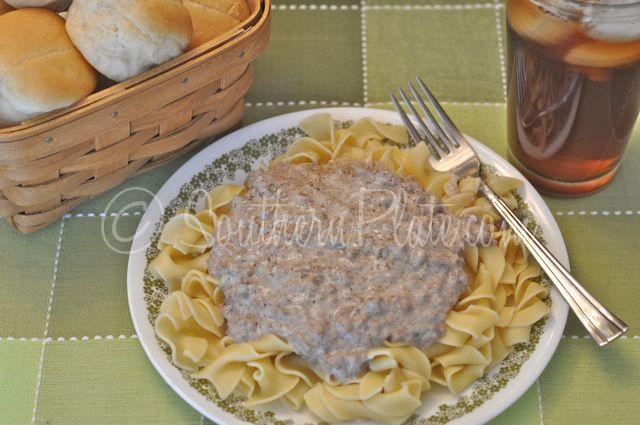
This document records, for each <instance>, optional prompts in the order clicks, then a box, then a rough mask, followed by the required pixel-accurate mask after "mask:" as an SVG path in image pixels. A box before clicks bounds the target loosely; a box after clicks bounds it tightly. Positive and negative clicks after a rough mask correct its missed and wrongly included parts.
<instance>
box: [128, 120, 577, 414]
mask: <svg viewBox="0 0 640 425" xmlns="http://www.w3.org/2000/svg"><path fill="white" fill-rule="evenodd" d="M318 112H329V113H331V114H332V115H333V118H334V119H335V120H339V121H347V120H354V119H358V118H362V117H370V118H373V119H375V120H378V121H381V122H390V123H391V122H395V123H399V120H398V118H397V116H396V114H395V113H394V112H391V111H383V110H377V109H365V108H327V109H317V110H310V111H303V112H295V113H291V114H286V115H282V116H279V117H274V118H270V119H267V120H264V121H261V122H258V123H255V124H253V125H250V126H248V127H245V128H243V129H241V130H238V131H236V132H234V133H232V134H229V135H228V136H226V137H224V138H222V139H220V140H219V141H217V142H215V143H214V144H212V145H210V146H208V147H206V148H205V149H203V150H202V151H201V152H199V153H198V154H197V155H195V156H194V157H193V158H192V159H190V160H189V161H188V162H187V163H185V164H184V165H183V166H182V167H181V168H180V169H179V170H178V171H176V173H175V174H174V175H173V176H171V178H170V179H169V180H168V181H167V182H166V183H165V184H164V186H162V188H161V189H160V191H159V192H158V194H157V196H156V199H155V201H154V202H152V203H151V204H150V206H149V207H148V209H147V210H146V212H145V214H144V216H143V217H142V220H141V222H140V225H139V226H138V230H137V232H136V235H135V239H134V241H133V245H132V249H131V254H130V256H129V269H128V275H127V285H128V297H129V309H130V311H131V317H132V318H133V323H134V325H135V328H136V332H137V334H138V336H139V339H140V342H141V344H142V347H143V348H144V350H145V352H146V353H147V356H148V357H149V359H150V360H151V363H153V365H154V367H155V368H156V369H157V370H158V372H159V373H160V375H161V376H162V377H163V378H164V380H165V381H166V382H167V383H168V384H169V385H170V386H171V388H173V389H174V390H175V391H176V392H177V393H178V394H179V395H180V397H182V398H183V399H184V400H186V401H187V402H188V403H189V404H191V406H193V407H194V408H195V409H197V410H198V411H199V412H200V413H202V414H203V415H204V416H206V417H207V418H209V419H211V420H213V421H215V422H217V423H218V424H243V423H246V422H245V421H244V420H243V419H247V416H246V415H243V414H239V413H238V412H236V414H235V416H234V414H232V413H230V412H229V411H225V409H226V407H225V406H224V405H223V404H221V405H220V406H219V405H218V404H216V402H214V401H211V395H210V394H209V399H208V398H207V397H206V396H205V395H203V393H202V392H199V391H198V389H197V388H196V387H195V386H194V385H191V384H190V382H189V380H188V379H187V378H186V376H185V374H183V373H182V372H181V371H180V370H179V369H178V368H177V367H176V366H174V365H173V364H172V363H171V361H170V358H169V357H168V356H167V354H166V353H165V352H164V351H163V350H162V348H161V346H160V344H159V342H158V340H157V339H156V336H155V331H154V329H153V326H152V323H151V320H150V317H151V316H150V310H148V308H149V305H148V304H147V303H149V302H150V301H149V296H147V297H145V292H144V288H143V285H144V282H145V268H146V265H147V259H146V256H145V251H146V250H147V247H148V246H149V245H150V241H151V238H152V237H153V234H154V232H155V231H157V228H156V226H157V224H158V222H159V220H160V219H161V217H162V215H163V213H164V208H165V206H167V205H169V203H170V201H171V200H173V199H174V198H176V197H177V196H178V193H179V191H180V189H181V187H182V186H183V185H184V184H186V183H188V182H190V181H191V180H192V178H193V177H194V176H195V175H196V174H197V173H199V172H201V171H202V170H204V169H205V167H206V166H207V165H209V164H211V163H212V162H213V161H214V160H216V159H219V158H220V157H223V156H224V155H225V154H228V155H227V156H226V157H223V159H224V158H229V157H233V155H241V153H240V151H239V150H238V149H240V148H242V147H243V146H244V145H246V144H248V143H249V142H250V141H254V142H255V141H256V140H258V139H261V138H263V137H264V136H267V135H272V134H277V133H280V134H284V133H281V132H282V131H283V130H286V129H291V128H295V127H296V126H297V124H298V123H299V122H300V121H301V120H302V119H303V118H305V117H307V116H309V115H312V114H315V113H318ZM471 143H472V144H473V147H474V148H475V150H476V151H477V152H478V154H479V156H480V158H481V159H482V161H483V162H485V163H487V164H491V165H492V166H494V167H495V169H496V170H497V172H498V173H500V174H503V175H507V176H512V177H516V178H518V179H520V180H523V181H525V185H524V187H523V188H522V190H521V191H520V195H521V196H522V197H523V199H524V200H525V201H526V202H527V204H528V205H529V207H530V209H531V211H532V214H533V216H534V217H535V220H536V221H537V223H538V225H539V226H540V228H541V230H542V232H543V234H544V238H545V240H546V242H547V246H548V248H549V249H550V250H551V252H552V253H554V254H555V255H556V257H557V258H558V259H559V260H560V261H561V262H562V263H563V264H564V265H565V266H568V265H569V261H568V256H567V251H566V247H565V244H564V241H563V239H562V235H561V233H560V229H559V228H558V225H557V223H556V221H555V220H554V217H553V215H552V213H551V212H550V211H549V208H548V207H547V206H546V205H545V203H544V201H543V200H542V198H541V197H540V195H539V194H538V192H536V190H535V189H534V188H533V187H532V186H531V184H529V183H528V182H526V180H525V178H524V177H523V176H522V175H521V174H520V173H519V172H518V171H517V170H516V169H515V168H513V167H512V166H511V165H510V164H509V163H507V162H506V161H505V160H504V159H502V158H501V157H500V156H499V155H498V154H496V153H495V152H493V151H492V150H490V149H489V148H487V147H486V146H484V145H482V144H481V143H479V142H477V141H475V140H471ZM234 150H235V152H233V151H234ZM261 159H263V160H265V161H268V160H269V159H271V158H270V157H269V154H267V155H266V156H264V157H261ZM227 162H228V161H227ZM227 162H225V164H226V163H227ZM257 165H258V161H253V165H252V168H253V169H255V167H256V166H257ZM232 174H233V173H228V175H227V181H226V182H235V183H242V182H243V181H244V178H245V176H246V172H245V171H243V170H240V171H239V172H237V173H235V175H232ZM221 183H222V182H221ZM147 292H149V291H147ZM551 300H552V309H551V313H550V314H549V317H548V318H547V320H546V322H545V324H544V326H543V327H542V328H541V333H540V334H539V340H538V342H537V344H535V345H534V344H531V347H530V348H529V349H528V351H527V352H526V353H525V357H524V358H525V360H521V361H520V360H517V361H520V362H521V367H520V368H519V370H518V371H517V372H515V373H512V374H511V376H509V377H508V378H509V380H508V381H507V383H506V385H504V386H502V387H501V388H500V389H499V390H497V391H495V393H494V394H492V395H490V396H488V397H486V396H483V398H482V399H481V401H482V403H481V404H480V405H479V406H478V407H476V408H473V409H471V410H469V409H468V408H465V409H464V410H462V411H461V410H460V408H459V407H456V406H460V405H461V404H459V402H460V400H462V399H465V400H474V399H473V397H477V395H476V394H477V393H478V392H477V387H478V386H482V385H483V381H486V382H485V383H484V384H486V383H487V382H489V381H488V380H489V379H491V378H492V376H494V375H496V374H497V373H503V372H502V371H500V372H497V370H498V369H500V365H498V366H497V367H496V368H494V370H493V372H491V373H490V374H489V376H488V377H484V378H482V379H480V380H479V381H478V382H477V383H476V384H474V385H472V386H471V387H470V388H468V389H467V390H465V391H464V392H463V393H462V394H459V395H458V396H452V395H450V394H448V393H447V392H445V391H431V392H429V393H428V396H427V397H426V400H425V403H424V404H423V406H422V407H421V408H420V409H419V410H418V411H417V412H416V413H417V415H418V417H417V418H414V420H413V423H416V424H417V423H421V422H424V421H422V419H423V418H428V417H430V416H431V415H433V414H438V415H440V418H442V417H445V418H448V419H450V423H455V424H480V423H485V422H487V421H489V420H490V419H492V418H493V417H495V416H496V415H498V414H499V413H500V412H502V411H503V410H504V409H506V408H507V407H509V406H510V405H511V404H512V403H514V402H515V401H516V400H517V399H518V398H519V397H520V396H521V395H522V394H523V393H524V392H525V391H526V390H527V389H528V388H529V387H530V386H531V385H532V384H533V383H534V382H535V381H536V379H537V378H538V376H539V375H540V374H541V373H542V371H543V370H544V368H545V367H546V365H547V363H548V362H549V360H550V359H551V357H552V355H553V353H554V351H555V350H556V347H557V345H558V342H559V341H560V337H561V336H562V332H563V330H564V325H565V322H566V319H567V311H568V307H567V304H566V303H565V302H564V301H563V300H562V298H561V297H560V295H559V294H558V292H557V291H555V290H552V291H551ZM157 301H158V299H156V303H157ZM151 304H153V303H152V302H151ZM156 305H157V304H156ZM526 355H528V357H526ZM516 357H517V356H516ZM508 360H509V358H508V359H507V360H505V361H508ZM201 390H202V389H201ZM474 391H475V392H474ZM480 393H482V392H480ZM446 405H449V406H451V407H446ZM443 409H444V410H443ZM227 410H229V409H227ZM263 410H268V411H270V412H273V413H274V414H275V418H276V419H277V420H287V419H291V420H293V422H294V423H296V424H297V423H315V422H317V419H316V418H314V417H313V416H312V415H311V413H310V412H308V410H305V411H303V412H302V413H300V412H293V411H291V410H289V409H287V408H285V407H284V406H280V405H278V404H275V403H274V404H272V405H269V406H268V407H267V408H266V409H260V410H258V412H259V413H258V414H261V411H263ZM442 412H445V413H446V415H445V416H442ZM252 414H253V412H252ZM270 421H271V422H273V418H272V419H270Z"/></svg>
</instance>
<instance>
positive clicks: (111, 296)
mask: <svg viewBox="0 0 640 425" xmlns="http://www.w3.org/2000/svg"><path fill="white" fill-rule="evenodd" d="M327 1H328V2H326V3H325V0H290V1H285V0H279V1H277V3H276V5H275V6H274V12H273V22H272V38H271V43H270V46H269V48H268V50H267V52H266V53H265V54H264V55H263V56H262V57H260V58H259V60H258V61H257V62H256V63H255V68H254V71H255V74H254V75H255V82H254V85H253V87H252V89H251V92H250V93H249V95H248V96H247V98H246V101H247V103H246V105H245V106H246V116H245V120H244V122H245V123H247V124H248V123H251V122H254V121H257V120H260V119H263V118H266V117H270V116H274V115H279V114H282V113H285V112H290V111H294V110H300V109H308V108H315V107H320V106H336V105H350V106H362V105H365V106H373V107H381V108H385V107H388V104H387V103H386V102H387V92H388V91H389V90H390V89H394V88H396V87H397V86H398V85H400V84H403V83H405V82H406V81H408V80H409V79H411V78H413V77H414V76H415V75H416V74H420V75H422V76H423V77H425V78H426V79H427V80H428V81H429V83H430V84H431V85H432V86H433V89H434V91H435V92H436V95H438V96H439V97H440V98H441V99H443V100H446V102H445V106H446V108H447V109H448V111H449V112H450V114H451V115H452V117H453V118H454V119H455V121H457V122H458V123H459V124H460V126H461V127H462V129H463V130H464V131H466V132H467V133H469V134H470V135H472V136H474V137H475V138H477V139H478V140H481V141H482V142H484V143H485V144H487V145H488V146H490V147H491V148H493V149H494V150H495V151H496V152H498V153H500V154H502V155H504V154H505V153H506V134H505V128H506V110H505V109H506V106H505V52H504V49H505V34H504V13H505V9H504V4H503V3H502V2H500V1H497V2H489V3H481V4H480V3H474V2H473V1H474V0H452V1H451V0H450V2H446V3H445V2H443V1H444V0H420V1H411V0H367V1H363V2H359V1H348V0H327ZM638 139H640V131H636V133H635V135H634V137H633V140H632V141H631V143H630V146H629V149H628V151H627V153H626V157H625V159H624V163H623V166H622V169H621V171H620V174H619V175H618V177H617V179H616V180H615V181H614V182H613V184H612V185H610V186H609V187H608V188H606V189H605V190H604V191H602V192H600V193H597V194H595V195H593V196H590V197H585V198H581V199H573V200H559V199H550V198H548V199H547V202H548V203H549V206H550V207H551V209H552V211H553V212H554V214H555V215H556V218H557V220H558V222H559V223H560V227H561V229H562V232H563V235H564V238H565V240H566V242H567V246H568V249H569V253H570V257H571V263H572V269H573V271H574V272H575V275H576V276H577V277H578V278H579V279H580V280H581V281H582V282H584V284H585V286H587V287H588V289H589V290H591V291H592V292H593V294H595V295H596V296H597V297H599V298H600V299H601V300H602V301H603V302H604V303H606V304H607V305H609V306H610V307H611V308H612V309H614V310H615V311H616V312H618V313H619V314H620V315H621V316H622V317H623V318H625V319H626V320H627V321H628V322H629V325H630V329H629V336H628V337H627V338H625V339H622V340H620V341H617V342H615V343H614V344H612V345H611V346H610V347H607V348H597V347H596V345H595V343H594V342H593V341H592V340H590V339H589V338H587V337H585V334H586V332H585V331H584V329H583V328H582V327H581V326H580V325H579V323H578V322H577V320H576V319H575V317H573V316H571V317H570V318H569V321H568V323H567V327H566V329H565V337H564V338H563V339H562V341H561V343H560V347H559V348H558V351H557V352H556V354H555V356H554V358H553V360H552V361H551V364H550V365H549V367H548V368H547V370H546V371H545V372H544V373H543V374H542V376H541V377H540V379H539V380H538V381H537V382H536V383H535V385H533V386H532V387H531V388H530V389H529V391H528V392H527V393H526V394H525V395H524V396H523V397H522V398H521V399H520V400H519V401H518V402H516V403H515V404H514V405H513V406H512V407H511V408H509V409H508V410H507V411H506V412H505V413H503V414H502V415H500V416H499V417H498V418H497V419H496V421H495V422H496V423H517V424H535V425H537V424H542V423H546V424H565V423H592V424H626V423H640V396H639V394H640V336H638V335H640V290H639V289H638V288H639V286H640V283H639V282H640V268H639V264H640V261H639V253H640V190H639V189H638V185H639V183H640V168H639V167H638V164H640V144H639V142H640V140H638ZM183 161H184V159H181V160H178V161H174V162H173V163H170V164H168V165H165V166H164V167H162V168H159V169H156V170H155V171H152V172H151V173H148V174H146V175H142V176H139V177H137V178H134V179H132V180H131V181H129V182H127V183H126V184H125V185H124V186H123V187H142V188H147V189H149V190H150V191H152V192H153V191H155V190H157V189H158V188H159V187H160V186H161V185H162V183H164V181H165V180H166V179H167V178H168V177H169V176H170V175H171V174H172V173H173V172H174V171H175V170H176V169H177V168H178V167H179V166H180V165H181V164H182V163H183ZM121 189H122V187H121V188H119V189H116V190H113V191H111V192H109V193H107V194H105V195H104V196H101V197H99V198H96V199H94V200H92V201H91V202H88V203H86V204H84V205H82V206H81V207H79V208H77V209H76V210H74V211H72V213H71V214H69V215H68V216H66V217H65V218H64V219H63V220H61V221H59V222H58V223H56V224H53V225H51V226H50V227H48V228H47V229H45V230H42V231H40V232H39V233H37V234H34V235H29V236H24V235H20V234H18V233H16V232H14V231H13V230H12V229H11V228H10V227H9V226H8V225H7V224H6V223H4V222H2V224H0V424H3V425H4V424H29V423H39V424H45V423H47V424H54V423H55V424H76V423H92V424H93V423H95V424H98V423H114V424H125V423H135V424H160V423H166V424H194V425H195V424H199V423H202V422H207V421H206V420H204V419H203V418H201V416H200V415H199V414H198V413H197V412H196V411H195V410H193V409H192V408H191V407H189V406H188V405H187V403H185V402H184V401H182V400H181V399H180V398H179V397H178V396H177V395H176V394H175V393H174V392H173V391H172V390H171V389H170V388H169V386H168V385H167V384H165V383H164V382H163V380H162V379H161V378H160V377H159V375H158V374H157V373H156V371H155V370H154V369H153V367H152V366H151V363H150V362H149V361H148V360H147V358H146V356H145V354H144V353H143V351H142V349H141V347H140V344H139V341H138V340H137V337H136V335H135V332H134V329H133V326H132V324H131V319H130V317H129V312H128V308H127V299H126V269H127V255H126V254H123V253H118V252H117V251H119V250H120V251H123V252H126V249H127V246H128V242H127V240H126V239H127V238H128V237H130V236H131V235H133V233H134V231H135V228H136V226H137V224H138V221H139V219H140V216H141V212H142V211H141V210H140V209H136V208H134V209H130V210H127V211H126V212H119V210H120V208H121V207H122V206H123V205H125V204H127V203H129V202H131V201H132V200H148V199H149V196H148V194H145V193H144V192H143V191H141V190H139V189H138V190H133V191H130V192H127V193H126V194H124V195H123V196H120V197H119V198H117V199H116V200H115V201H114V202H113V203H112V204H111V205H109V203H110V201H111V200H112V199H113V198H114V195H115V194H116V193H118V192H120V190H121ZM114 224H115V225H117V226H116V227H117V233H118V234H119V235H120V237H121V238H122V239H124V240H118V239H117V238H115V237H114V235H113V232H112V231H111V226H112V225H114ZM103 233H105V234H106V235H107V238H106V240H107V241H108V242H109V244H110V245H112V247H109V245H108V244H107V243H106V242H105V239H104V238H103ZM113 248H116V249H113Z"/></svg>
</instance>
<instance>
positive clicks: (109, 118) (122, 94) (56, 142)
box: [0, 0, 271, 233]
mask: <svg viewBox="0 0 640 425" xmlns="http://www.w3.org/2000/svg"><path fill="white" fill-rule="evenodd" d="M248 3H249V5H250V7H251V9H252V14H251V16H250V17H249V18H248V19H247V20H246V21H245V22H243V23H242V24H241V25H240V26H238V28H237V29H235V30H233V31H232V32H230V33H227V34H225V35H223V36H222V37H220V38H218V39H215V40H211V41H210V42H208V43H206V44H205V45H203V46H200V47H198V48H197V49H194V50H192V51H189V52H187V53H185V54H183V55H182V56H180V57H178V58H176V59H174V60H172V61H169V62H167V63H164V64H162V65H160V66H158V67H156V68H154V69H152V70H150V71H148V72H145V73H144V74H141V75H139V76H137V77H134V78H132V79H130V80H127V81H124V82H122V83H119V84H116V85H114V86H112V87H109V88H106V89H104V90H101V91H99V92H97V93H95V94H93V95H91V96H89V97H88V98H86V99H84V100H83V101H81V102H80V103H78V104H75V105H73V106H71V107H69V108H66V109H63V110H59V111H55V112H52V113H49V114H46V115H43V116H38V117H36V118H35V119H32V120H30V121H27V122H24V123H22V124H21V125H19V126H15V127H10V128H5V129H0V215H2V216H3V217H5V218H6V219H7V221H8V222H9V223H10V224H11V225H12V226H13V227H15V228H16V229H18V230H19V231H21V232H24V233H29V232H34V231H36V230H38V229H41V228H43V227H45V226H47V225H48V224H50V223H52V222H54V221H56V220H57V219H58V218H59V217H61V216H62V215H63V214H65V213H66V212H68V211H69V210H71V209H72V208H74V207H76V206H77V205H79V204H80V203H82V202H84V201H86V200H88V199H90V198H91V197H93V196H95V195H97V194H100V193H102V192H104V191H106V190H108V189H110V188H112V187H114V186H116V185H118V184H120V183H121V182H122V181H124V180H125V179H126V178H128V177H130V176H132V175H134V174H136V173H140V172H143V171H146V170H149V169H151V168H153V167H155V166H157V165H160V164H162V163H164V162H167V161H169V160H171V159H173V158H175V157H176V156H178V155H180V154H182V153H185V152H187V151H188V150H190V149H192V148H194V147H196V146H198V145H199V144H201V143H204V142H210V141H212V139H213V136H215V135H218V134H220V133H223V132H225V131H227V130H229V129H231V128H232V127H234V126H235V125H236V124H238V123H239V121H240V120H241V119H242V115H243V105H244V102H243V96H244V95H245V93H246V92H247V90H248V89H249V86H250V85H251V69H250V64H251V62H252V61H253V60H254V59H255V58H256V56H257V55H258V54H259V53H260V52H262V51H263V50H264V49H265V48H266V45H267V42H268V39H269V21H270V16H271V4H270V0H249V1H248Z"/></svg>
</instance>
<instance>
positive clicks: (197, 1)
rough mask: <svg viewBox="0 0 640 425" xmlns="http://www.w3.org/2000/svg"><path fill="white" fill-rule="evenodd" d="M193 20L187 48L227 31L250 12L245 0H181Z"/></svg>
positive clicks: (196, 45)
mask: <svg viewBox="0 0 640 425" xmlns="http://www.w3.org/2000/svg"><path fill="white" fill-rule="evenodd" d="M182 3H183V4H184V5H185V6H186V8H187V9H188V10H189V14H190V15H191V22H193V37H192V38H191V43H190V44H189V49H193V48H194V47H198V46H200V45H202V44H204V43H206V42H207V41H209V40H212V39H214V38H215V37H217V36H219V35H220V34H222V33H224V32H227V31H229V30H230V29H232V28H233V27H235V26H237V25H239V24H240V23H241V22H242V21H244V20H245V19H247V18H248V17H249V15H250V14H251V11H250V10H249V7H248V6H247V2H246V1H245V0H182Z"/></svg>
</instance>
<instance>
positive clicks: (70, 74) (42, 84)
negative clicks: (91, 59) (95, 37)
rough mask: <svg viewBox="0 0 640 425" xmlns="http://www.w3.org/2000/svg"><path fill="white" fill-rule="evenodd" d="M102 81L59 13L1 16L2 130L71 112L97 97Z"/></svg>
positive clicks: (25, 12) (19, 12)
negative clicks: (76, 104)
mask: <svg viewBox="0 0 640 425" xmlns="http://www.w3.org/2000/svg"><path fill="white" fill-rule="evenodd" d="M96 78H97V75H96V72H95V70H94V69H93V68H91V66H90V65H89V64H88V63H87V61H86V60H85V59H84V58H83V57H82V55H81V54H80V52H78V50H77V49H76V48H75V47H74V46H73V43H71V40H70V39H69V36H68V35H67V33H66V31H65V30H64V20H63V19H62V18H61V17H59V16H58V15H56V14H55V13H54V12H52V11H50V10H47V9H19V10H15V11H13V12H9V13H7V14H5V15H2V16H0V125H9V124H16V123H19V122H20V121H24V120H26V119H27V118H30V117H32V116H35V115H38V114H41V113H44V112H48V111H52V110H54V109H58V108H63V107H65V106H69V105H71V104H72V103H74V102H76V101H78V100H80V99H82V98H84V97H86V96H87V95H89V94H91V93H92V92H93V89H94V88H95V86H96Z"/></svg>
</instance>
